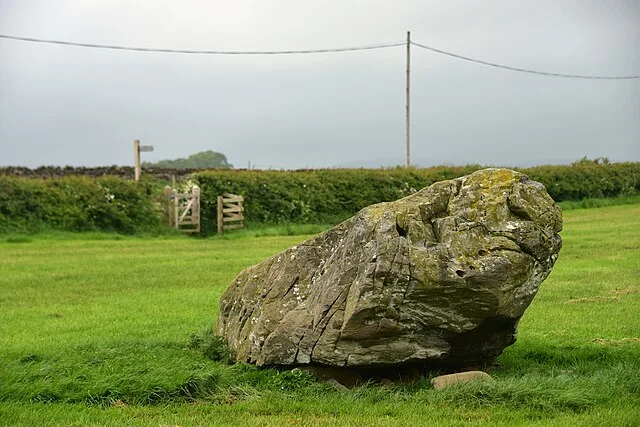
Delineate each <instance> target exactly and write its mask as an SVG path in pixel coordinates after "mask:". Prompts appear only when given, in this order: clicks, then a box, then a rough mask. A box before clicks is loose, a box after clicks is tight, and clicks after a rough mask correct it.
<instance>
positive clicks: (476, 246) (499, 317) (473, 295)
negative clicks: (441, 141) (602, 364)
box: [217, 169, 562, 368]
mask: <svg viewBox="0 0 640 427" xmlns="http://www.w3.org/2000/svg"><path fill="white" fill-rule="evenodd" d="M561 229H562V217H561V213H560V209H559V208H558V207H557V206H556V205H555V204H554V202H553V200H552V199H551V197H549V195H548V194H547V192H546V190H545V188H544V186H543V185H542V184H539V183H537V182H534V181H531V180H529V179H528V178H527V177H526V176H524V175H522V174H520V173H517V172H514V171H511V170H506V169H485V170H481V171H478V172H475V173H473V174H471V175H468V176H465V177H462V178H458V179H455V180H451V181H443V182H438V183H436V184H433V185H432V186H430V187H428V188H425V189H423V190H421V191H419V192H417V193H415V194H413V195H411V196H408V197H405V198H403V199H400V200H397V201H395V202H388V203H379V204H376V205H372V206H369V207H367V208H364V209H363V210H361V211H360V212H359V213H358V214H357V215H355V216H354V217H352V218H351V219H349V220H347V221H345V222H343V223H342V224H340V225H338V226H336V227H334V228H332V229H331V230H328V231H327V232H325V233H322V234H320V235H318V236H316V237H313V238H311V239H309V240H307V241H305V242H304V243H302V244H300V245H298V246H294V247H292V248H290V249H287V250H286V251H284V252H282V253H280V254H278V255H275V256H273V257H271V258H269V259H267V260H266V261H264V262H262V263H260V264H258V265H255V266H253V267H249V268H247V269H246V270H244V271H242V272H241V273H240V274H239V275H238V276H237V277H236V278H235V280H234V281H233V283H231V285H230V286H229V288H228V289H227V291H226V292H225V293H224V295H223V296H222V299H221V302H220V314H219V318H218V325H217V333H218V334H219V335H222V336H224V337H226V338H227V340H228V343H229V346H230V347H231V348H232V349H233V350H235V351H236V354H237V359H238V361H241V362H250V363H256V364H257V365H305V364H321V365H330V366H339V367H352V368H368V367H376V366H389V365H391V366H393V365H399V364H409V363H415V364H431V363H438V364H449V365H459V364H467V365H468V364H474V363H483V362H487V361H490V360H491V359H493V358H495V357H496V356H498V355H499V354H500V353H501V352H502V351H503V350H504V348H505V347H506V346H508V345H510V344H512V343H513V342H515V339H516V329H517V324H518V320H519V319H520V317H521V316H522V314H523V313H524V311H525V309H526V308H527V307H528V306H529V304H530V303H531V300H532V299H533V297H534V296H535V294H536V292H537V290H538V287H539V286H540V283H542V281H543V280H544V279H545V278H546V277H547V275H548V274H549V272H550V271H551V267H552V266H553V264H554V262H555V260H556V258H557V256H558V251H559V250H560V247H561V239H560V236H558V234H557V233H558V232H559V231H560V230H561Z"/></svg>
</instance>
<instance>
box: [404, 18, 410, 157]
mask: <svg viewBox="0 0 640 427" xmlns="http://www.w3.org/2000/svg"><path fill="white" fill-rule="evenodd" d="M410 73H411V31H407V96H406V100H407V107H406V121H407V129H406V130H405V132H406V137H407V153H406V160H405V164H404V166H405V167H407V168H408V167H409V166H411V103H410V96H411V92H410V85H411V78H410Z"/></svg>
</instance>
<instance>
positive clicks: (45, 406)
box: [0, 204, 640, 426]
mask: <svg viewBox="0 0 640 427" xmlns="http://www.w3.org/2000/svg"><path fill="white" fill-rule="evenodd" d="M562 235H563V239H564V248H563V250H562V252H561V255H560V259H559V260H558V263H557V264H556V267H555V269H554V271H553V273H552V274H551V276H550V277H549V279H548V280H547V281H546V282H545V283H544V284H543V286H542V288H541V290H540V292H539V294H538V296H537V297H536V299H535V300H534V302H533V304H532V306H531V307H530V308H529V309H528V310H527V313H526V314H525V316H524V318H523V319H522V322H521V325H520V335H519V339H518V342H517V343H516V344H515V345H513V346H512V347H510V348H508V349H507V351H506V352H505V353H504V354H503V355H502V356H501V357H500V359H499V360H498V362H499V364H500V367H499V368H496V369H494V370H493V371H492V372H491V373H492V375H493V376H494V377H495V378H496V379H497V380H496V381H495V382H493V383H479V384H474V385H468V386H463V387H454V388H452V389H448V390H446V391H444V392H438V391H435V390H433V389H432V388H431V387H430V386H429V382H428V380H429V378H425V379H423V380H421V381H419V382H417V383H415V384H409V385H396V386H380V385H377V384H369V385H366V386H362V387H358V388H355V389H351V390H348V391H339V390H335V389H333V388H332V387H331V386H330V385H327V384H324V383H318V382H316V381H315V380H314V379H313V378H312V377H309V376H308V375H306V374H304V373H302V372H298V371H292V372H277V371H274V370H259V369H256V368H255V367H252V366H247V365H235V366H231V365H227V364H225V363H222V362H219V361H214V360H211V359H210V358H208V357H207V356H206V355H205V354H204V353H203V352H202V351H201V346H198V345H194V344H197V343H198V342H199V340H198V339H194V335H195V336H196V337H205V336H206V331H207V330H208V328H209V327H210V326H211V325H212V323H213V321H214V320H215V316H216V313H217V304H218V299H219V296H220V294H221V293H222V291H223V290H224V288H225V287H226V285H227V284H228V283H229V281H230V280H231V279H232V278H233V276H234V275H235V274H236V273H237V272H239V271H240V270H241V269H242V268H244V267H246V266H247V265H250V264H252V263H255V262H258V261H260V260H262V259H264V258H265V257H267V256H270V255H272V254H274V253H276V252H278V251H280V250H282V249H284V248H286V247H288V246H291V245H293V244H297V243H298V242H300V241H301V240H302V238H303V237H302V236H275V237H274V236H263V237H259V238H245V237H248V236H251V235H250V234H248V232H247V234H246V235H238V236H235V237H233V238H231V237H230V238H225V239H193V238H188V237H183V236H179V237H173V236H172V237H168V238H139V237H121V238H106V237H105V235H100V234H97V235H93V236H92V237H87V236H86V235H85V237H83V238H67V237H65V236H62V238H58V237H60V236H57V237H56V236H55V235H47V236H45V237H42V236H32V237H29V239H30V240H29V239H26V240H22V241H21V240H20V239H17V240H15V239H14V240H13V241H8V240H7V239H5V240H0V260H1V261H0V262H1V264H0V269H1V270H2V274H0V348H1V349H2V350H0V424H6V425H70V424H79V425H91V424H98V425H105V424H106V425H114V424H127V425H161V424H162V425H181V426H185V425H203V424H204V425H256V426H257V425H261V426H262V425H398V426H401V425H402V426H404V425H427V424H447V425H473V424H491V425H566V424H579V425H597V424H601V425H629V426H631V425H637V423H638V422H639V421H640V409H639V408H640V318H639V317H638V315H637V313H638V312H640V282H639V279H638V277H640V205H639V204H632V205H621V206H614V207H605V208H601V209H577V210H570V211H567V212H566V214H565V230H564V231H563V233H562ZM111 236H113V235H111Z"/></svg>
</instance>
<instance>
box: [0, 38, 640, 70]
mask: <svg viewBox="0 0 640 427" xmlns="http://www.w3.org/2000/svg"><path fill="white" fill-rule="evenodd" d="M0 38H3V39H9V40H18V41H24V42H31V43H46V44H55V45H63V46H76V47H84V48H94V49H112V50H125V51H134V52H155V53H182V54H195V55H295V54H313V53H337V52H352V51H359V50H373V49H383V48H388V47H398V46H405V44H406V42H404V41H402V42H394V43H380V44H372V45H364V46H351V47H341V48H326V49H301V50H189V49H159V48H146V47H135V46H118V45H108V44H95V43H79V42H70V41H63V40H51V39H40V38H34V37H18V36H11V35H7V34H0ZM410 44H411V45H413V46H416V47H419V48H422V49H426V50H430V51H432V52H435V53H439V54H441V55H447V56H451V57H453V58H457V59H462V60H464V61H469V62H474V63H476V64H482V65H487V66H490V67H495V68H502V69H505V70H510V71H517V72H521V73H530V74H538V75H543V76H551V77H563V78H572V79H596V80H630V79H640V75H631V76H588V75H580V74H562V73H553V72H547V71H539V70H532V69H528V68H520V67H513V66H510V65H504V64H498V63H495V62H489V61H484V60H481V59H476V58H471V57H468V56H463V55H458V54H457V53H453V52H448V51H446V50H442V49H437V48H435V47H431V46H427V45H424V44H421V43H416V42H414V41H411V43H410Z"/></svg>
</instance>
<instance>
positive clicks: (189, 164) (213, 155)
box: [142, 150, 233, 169]
mask: <svg viewBox="0 0 640 427" xmlns="http://www.w3.org/2000/svg"><path fill="white" fill-rule="evenodd" d="M142 166H143V167H145V168H165V169H233V165H232V164H231V163H229V161H228V160H227V156H225V155H224V154H222V153H218V152H216V151H213V150H207V151H201V152H199V153H195V154H192V155H190V156H189V157H186V158H179V159H174V160H169V159H167V160H159V161H157V162H142Z"/></svg>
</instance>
